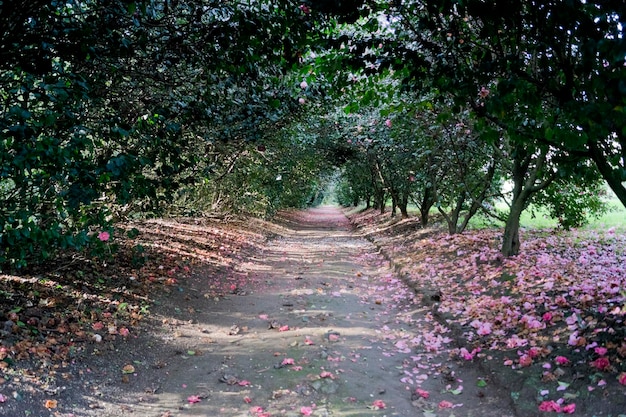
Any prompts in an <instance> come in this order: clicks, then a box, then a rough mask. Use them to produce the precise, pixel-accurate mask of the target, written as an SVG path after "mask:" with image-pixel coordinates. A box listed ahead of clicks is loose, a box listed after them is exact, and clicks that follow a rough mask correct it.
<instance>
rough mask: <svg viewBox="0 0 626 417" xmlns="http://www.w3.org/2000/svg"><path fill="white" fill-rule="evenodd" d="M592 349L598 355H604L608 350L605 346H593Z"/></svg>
mask: <svg viewBox="0 0 626 417" xmlns="http://www.w3.org/2000/svg"><path fill="white" fill-rule="evenodd" d="M594 351H595V352H596V353H597V354H598V355H600V356H604V355H606V352H607V351H608V349H607V348H605V347H597V348H595V349H594Z"/></svg>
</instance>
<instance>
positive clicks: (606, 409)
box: [350, 211, 626, 416]
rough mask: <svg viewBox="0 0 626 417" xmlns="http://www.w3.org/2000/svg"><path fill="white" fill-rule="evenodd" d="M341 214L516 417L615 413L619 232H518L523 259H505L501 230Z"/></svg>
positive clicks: (621, 265)
mask: <svg viewBox="0 0 626 417" xmlns="http://www.w3.org/2000/svg"><path fill="white" fill-rule="evenodd" d="M350 218H351V220H352V222H353V223H354V224H355V225H357V227H358V230H359V231H361V232H362V233H364V234H365V235H366V236H368V238H369V239H370V240H372V241H373V242H375V243H376V245H377V246H379V247H381V248H382V250H383V252H384V253H385V254H386V256H387V257H388V258H389V259H391V260H392V262H393V264H394V265H395V267H396V270H397V271H398V272H399V273H400V274H401V276H402V277H403V279H404V280H405V281H406V282H407V283H409V285H410V286H412V287H413V288H414V289H415V291H416V292H417V293H419V294H420V295H421V296H422V297H423V298H424V300H425V302H426V303H428V304H430V305H431V311H432V314H433V315H434V317H436V318H437V320H438V321H439V322H440V323H441V324H442V325H444V326H446V327H449V328H450V329H451V330H452V333H453V334H454V336H453V337H454V338H455V339H456V340H458V341H459V348H458V350H457V352H456V354H457V355H458V356H459V357H462V358H464V359H465V360H467V361H471V362H476V363H480V364H481V365H482V366H485V367H487V368H489V369H492V370H494V373H495V374H496V375H500V376H501V378H500V383H501V384H503V385H505V386H507V387H508V389H509V391H510V395H511V397H512V398H513V400H514V402H515V404H516V407H517V411H518V413H519V415H544V414H545V415H548V414H549V413H561V414H576V415H585V416H592V415H597V416H600V415H605V416H608V415H613V416H617V415H624V413H625V412H626V411H625V410H626V325H625V323H624V320H625V319H626V285H625V284H626V236H625V235H624V234H623V233H619V232H616V231H615V230H611V229H609V230H604V231H602V232H590V231H569V232H566V231H554V230H538V231H524V232H523V233H522V242H523V244H522V248H521V254H520V255H518V256H515V257H511V258H504V257H502V256H501V255H500V253H499V236H500V234H501V232H502V231H501V230H470V231H467V232H465V233H463V234H460V235H453V236H450V235H448V234H447V233H445V231H444V230H440V229H437V228H436V227H434V228H427V229H422V228H421V227H420V225H419V222H418V221H417V220H416V219H405V220H399V219H395V220H390V218H389V216H388V214H387V215H380V214H379V213H376V212H374V211H365V212H353V213H352V214H351V215H350Z"/></svg>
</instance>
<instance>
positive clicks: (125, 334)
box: [119, 327, 130, 337]
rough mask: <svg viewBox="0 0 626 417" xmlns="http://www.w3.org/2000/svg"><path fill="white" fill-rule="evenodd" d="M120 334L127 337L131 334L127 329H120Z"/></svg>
mask: <svg viewBox="0 0 626 417" xmlns="http://www.w3.org/2000/svg"><path fill="white" fill-rule="evenodd" d="M119 334H120V335H122V336H124V337H127V336H128V335H129V334H130V331H129V330H128V329H127V328H126V327H120V330H119Z"/></svg>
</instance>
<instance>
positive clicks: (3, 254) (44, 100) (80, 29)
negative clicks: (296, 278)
mask: <svg viewBox="0 0 626 417" xmlns="http://www.w3.org/2000/svg"><path fill="white" fill-rule="evenodd" d="M353 11H354V9H353V8H351V13H352V12H353ZM315 16H316V17H315V18H314V17H313V16H312V12H311V10H310V9H309V8H308V6H305V5H303V4H300V3H299V2H296V1H291V0H281V1H269V0H267V1H266V0H258V1H241V2H237V1H232V2H231V1H221V0H220V1H218V0H138V1H133V0H107V1H97V0H63V1H57V0H23V1H4V2H0V34H1V39H2V41H0V100H1V101H0V267H2V268H5V269H6V268H19V267H22V266H24V265H26V263H27V262H30V261H37V260H42V259H46V258H47V257H49V256H52V255H53V254H54V253H55V252H56V251H58V250H59V249H81V248H89V247H92V246H93V247H95V248H96V249H97V247H98V245H99V244H100V242H99V241H98V240H97V238H96V237H97V235H98V233H97V232H98V231H102V230H109V232H111V231H112V230H113V229H112V228H113V225H114V223H115V221H117V220H119V219H123V218H126V217H128V216H133V215H147V214H148V215H160V214H162V213H164V212H166V211H168V210H169V211H171V210H172V209H174V208H180V209H182V210H185V212H192V211H195V212H197V211H198V210H201V209H206V208H209V209H211V210H218V211H224V210H227V211H251V212H254V213H256V214H263V215H264V214H266V213H271V212H272V211H274V210H276V209H277V208H279V207H281V206H285V205H301V204H303V202H307V201H309V200H310V199H311V198H312V196H314V195H315V194H316V193H317V191H318V190H317V188H319V187H320V186H321V183H320V180H318V179H317V178H318V177H323V175H322V173H323V171H324V170H327V169H328V168H327V166H326V165H325V164H319V163H317V162H316V163H312V162H311V161H312V160H315V161H319V160H323V158H320V157H317V158H315V157H313V156H312V155H313V154H314V151H315V147H314V146H313V147H308V148H307V149H306V152H297V150H298V149H302V148H304V145H303V144H302V143H299V142H298V141H297V137H296V136H294V135H292V134H290V132H292V131H293V129H294V128H293V125H297V124H298V120H301V119H302V118H303V108H304V107H306V96H307V95H310V94H312V92H311V91H309V89H307V88H302V87H300V83H301V81H302V80H303V75H302V74H301V72H300V71H301V68H300V60H301V57H302V55H303V54H304V53H306V52H307V51H308V50H309V48H310V45H314V44H315V43H316V42H317V41H318V40H319V36H318V35H317V34H316V33H315V32H314V31H311V28H312V25H313V24H314V23H315V21H316V20H314V19H317V20H320V19H318V18H322V17H324V16H323V15H320V14H319V12H316V14H315ZM305 75H306V74H305ZM290 148H292V149H293V150H296V152H295V153H293V154H291V153H290V152H289V149H290ZM310 179H312V180H310Z"/></svg>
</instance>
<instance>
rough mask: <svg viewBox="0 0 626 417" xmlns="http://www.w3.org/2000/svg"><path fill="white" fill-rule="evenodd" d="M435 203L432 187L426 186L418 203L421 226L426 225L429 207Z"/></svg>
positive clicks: (428, 219)
mask: <svg viewBox="0 0 626 417" xmlns="http://www.w3.org/2000/svg"><path fill="white" fill-rule="evenodd" d="M434 204H435V198H434V193H433V190H432V188H430V187H427V188H426V189H425V190H424V196H423V198H422V203H421V204H420V222H421V223H422V227H426V226H427V225H428V222H429V221H430V209H431V208H432V207H433V205H434Z"/></svg>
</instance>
